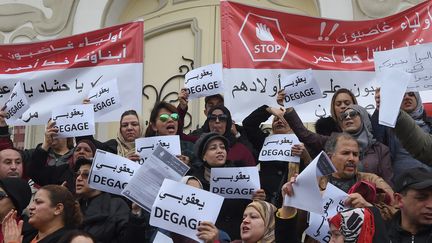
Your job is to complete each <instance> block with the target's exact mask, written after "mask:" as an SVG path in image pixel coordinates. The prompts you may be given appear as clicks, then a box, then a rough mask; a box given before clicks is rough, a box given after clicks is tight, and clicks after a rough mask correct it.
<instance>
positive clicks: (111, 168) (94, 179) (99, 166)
mask: <svg viewBox="0 0 432 243" xmlns="http://www.w3.org/2000/svg"><path fill="white" fill-rule="evenodd" d="M139 167H140V165H139V164H138V163H135V162H133V161H131V160H128V159H126V158H124V157H122V156H119V155H116V154H112V153H109V152H106V151H103V150H100V149H98V150H96V154H95V157H94V159H93V163H92V168H91V171H90V175H89V181H88V183H89V186H90V187H91V188H94V189H97V190H100V191H104V192H109V193H113V194H117V195H121V191H122V190H123V188H125V186H126V185H127V184H128V182H129V181H130V180H131V179H132V176H133V175H134V174H135V173H136V171H137V170H138V168H139Z"/></svg>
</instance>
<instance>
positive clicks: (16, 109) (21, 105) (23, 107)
mask: <svg viewBox="0 0 432 243" xmlns="http://www.w3.org/2000/svg"><path fill="white" fill-rule="evenodd" d="M4 107H5V112H6V122H7V123H8V124H11V123H13V122H14V121H16V120H18V119H19V118H21V116H22V115H23V114H24V112H26V111H27V110H28V109H29V108H30V105H29V103H28V101H27V98H26V96H25V93H24V90H23V88H22V86H21V82H18V83H16V84H15V86H14V88H13V90H12V93H11V95H10V96H9V99H8V100H7V101H6V103H5V105H4Z"/></svg>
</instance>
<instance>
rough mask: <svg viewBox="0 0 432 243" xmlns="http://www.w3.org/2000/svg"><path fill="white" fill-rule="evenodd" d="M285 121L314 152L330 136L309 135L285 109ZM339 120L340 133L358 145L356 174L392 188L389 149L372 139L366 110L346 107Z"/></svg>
mask: <svg viewBox="0 0 432 243" xmlns="http://www.w3.org/2000/svg"><path fill="white" fill-rule="evenodd" d="M284 117H285V119H287V122H288V123H289V124H290V127H291V129H292V130H293V131H294V133H295V134H296V135H297V137H298V138H299V140H300V141H301V142H303V143H304V144H305V145H306V146H308V147H310V148H312V149H314V150H316V151H321V150H323V149H324V145H325V143H326V142H327V140H328V139H329V136H324V135H320V134H317V133H313V132H311V131H309V130H308V129H307V128H306V127H305V126H304V125H303V122H302V121H301V120H300V117H299V116H298V114H297V112H296V111H295V110H294V109H293V108H289V109H287V112H286V113H285V116H284ZM339 117H340V118H339V125H340V127H341V129H342V131H343V132H347V133H349V134H351V135H352V136H353V137H354V138H356V140H357V141H358V142H359V144H360V168H359V171H362V172H369V173H374V174H376V175H378V176H380V177H382V178H383V179H384V180H385V181H386V182H387V183H388V184H389V185H392V182H391V179H392V177H393V169H392V162H391V158H390V151H389V148H388V147H387V146H385V145H384V144H382V143H380V142H378V141H376V139H375V138H374V137H373V135H372V125H371V121H370V116H369V114H368V113H367V111H366V109H365V108H363V107H361V106H359V105H349V106H348V107H347V109H345V111H344V112H342V113H341V114H340V115H339Z"/></svg>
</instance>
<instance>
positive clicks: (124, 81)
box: [0, 22, 144, 125]
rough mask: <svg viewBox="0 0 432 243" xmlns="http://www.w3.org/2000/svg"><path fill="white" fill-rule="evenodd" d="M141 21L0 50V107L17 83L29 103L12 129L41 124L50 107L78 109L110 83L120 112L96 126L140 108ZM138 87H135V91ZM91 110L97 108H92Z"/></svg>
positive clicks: (111, 114)
mask: <svg viewBox="0 0 432 243" xmlns="http://www.w3.org/2000/svg"><path fill="white" fill-rule="evenodd" d="M143 29H144V26H143V22H133V23H127V24H122V25H117V26H112V27H108V28H104V29H100V30H95V31H91V32H87V33H83V34H79V35H74V36H70V37H66V38H62V39H57V40H50V41H42V42H34V43H26V44H13V45H2V46H0V105H2V104H4V103H5V102H6V100H7V99H8V97H9V96H10V95H11V91H12V89H13V87H14V85H15V84H16V83H17V82H18V81H20V83H21V84H22V86H23V87H22V88H23V90H24V92H25V94H26V96H27V100H28V101H29V103H30V108H29V109H28V110H27V111H26V112H25V113H24V114H23V115H22V118H21V119H18V120H16V121H14V122H13V124H12V125H36V124H45V123H46V121H47V120H48V118H49V117H51V111H52V110H53V109H54V108H57V107H61V106H67V105H72V104H81V103H82V100H83V99H85V98H89V97H90V96H92V95H94V94H90V93H89V92H90V91H91V90H92V89H93V88H95V87H99V86H100V85H102V84H104V83H106V82H110V81H112V80H116V83H117V84H118V85H116V87H117V88H116V89H111V91H110V92H113V93H114V92H118V94H119V96H120V99H119V101H118V105H119V106H120V108H118V109H116V110H113V111H110V112H108V113H106V114H104V115H102V116H100V117H98V118H97V120H96V121H118V118H119V117H120V115H121V113H122V112H123V111H125V110H130V109H134V110H136V111H137V112H138V113H140V112H141V110H142V108H141V106H142V102H141V100H142V94H141V88H140V87H142V85H143V82H142V74H143V64H142V62H143V33H144V32H143ZM137 87H138V88H137ZM95 105H97V103H95Z"/></svg>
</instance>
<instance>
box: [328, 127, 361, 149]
mask: <svg viewBox="0 0 432 243" xmlns="http://www.w3.org/2000/svg"><path fill="white" fill-rule="evenodd" d="M340 139H345V140H353V141H355V142H356V144H357V146H359V147H360V144H359V142H358V141H357V139H355V138H354V137H353V136H352V135H351V134H349V133H346V132H340V133H333V134H332V135H331V136H330V137H329V139H328V140H327V142H326V143H325V146H324V152H326V153H327V154H333V153H334V152H335V151H336V145H337V143H338V142H339V140H340Z"/></svg>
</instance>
